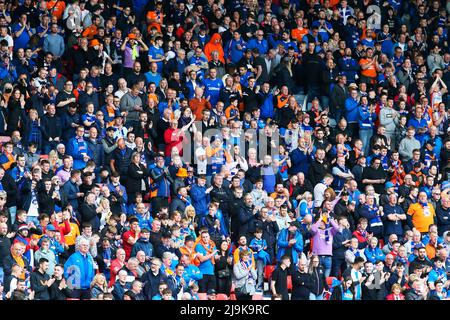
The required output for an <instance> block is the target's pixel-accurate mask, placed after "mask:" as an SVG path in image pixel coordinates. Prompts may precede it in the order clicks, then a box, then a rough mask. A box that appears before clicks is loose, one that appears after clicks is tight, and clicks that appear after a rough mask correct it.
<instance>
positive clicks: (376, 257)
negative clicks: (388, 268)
mask: <svg viewBox="0 0 450 320" xmlns="http://www.w3.org/2000/svg"><path fill="white" fill-rule="evenodd" d="M364 255H365V256H366V258H367V260H368V261H370V262H372V263H375V262H377V261H380V260H382V261H384V258H385V256H384V254H383V251H381V249H380V248H378V247H375V249H372V248H371V247H367V248H366V249H364Z"/></svg>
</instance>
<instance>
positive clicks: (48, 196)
mask: <svg viewBox="0 0 450 320" xmlns="http://www.w3.org/2000/svg"><path fill="white" fill-rule="evenodd" d="M53 191H54V190H53V187H52V189H50V191H49V192H46V191H45V190H40V192H39V193H38V201H39V210H40V212H41V213H46V214H48V215H49V216H51V215H52V213H53V211H54V210H55V204H57V205H58V206H61V201H60V200H57V199H53V198H52V195H53Z"/></svg>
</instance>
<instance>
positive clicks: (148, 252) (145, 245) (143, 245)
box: [131, 238, 153, 257]
mask: <svg viewBox="0 0 450 320" xmlns="http://www.w3.org/2000/svg"><path fill="white" fill-rule="evenodd" d="M139 251H144V253H145V256H146V257H151V256H153V245H152V244H151V242H150V241H149V240H147V239H144V238H139V239H138V240H137V241H136V243H135V244H134V245H133V248H132V249H131V257H135V256H136V254H137V253H138V252H139Z"/></svg>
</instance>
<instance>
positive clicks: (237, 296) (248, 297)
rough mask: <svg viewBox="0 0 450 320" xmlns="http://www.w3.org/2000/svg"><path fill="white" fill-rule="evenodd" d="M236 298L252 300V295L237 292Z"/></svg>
mask: <svg viewBox="0 0 450 320" xmlns="http://www.w3.org/2000/svg"><path fill="white" fill-rule="evenodd" d="M236 300H252V296H251V295H249V294H248V293H246V294H242V293H241V294H237V295H236Z"/></svg>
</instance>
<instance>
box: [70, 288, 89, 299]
mask: <svg viewBox="0 0 450 320" xmlns="http://www.w3.org/2000/svg"><path fill="white" fill-rule="evenodd" d="M71 298H73V299H80V300H90V299H91V290H89V289H73V290H72V295H71Z"/></svg>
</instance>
